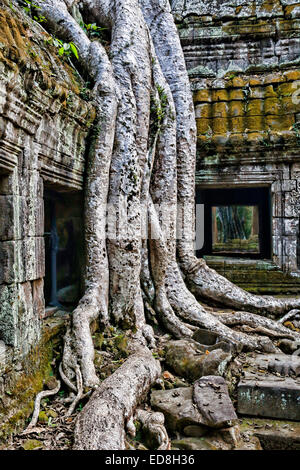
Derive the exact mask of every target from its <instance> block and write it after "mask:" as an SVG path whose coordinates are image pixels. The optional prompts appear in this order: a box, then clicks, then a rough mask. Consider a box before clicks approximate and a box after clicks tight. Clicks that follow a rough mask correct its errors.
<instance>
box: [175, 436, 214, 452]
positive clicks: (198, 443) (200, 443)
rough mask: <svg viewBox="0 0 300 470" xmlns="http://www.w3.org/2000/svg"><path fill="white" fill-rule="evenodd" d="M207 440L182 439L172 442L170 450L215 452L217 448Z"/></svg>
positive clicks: (195, 438)
mask: <svg viewBox="0 0 300 470" xmlns="http://www.w3.org/2000/svg"><path fill="white" fill-rule="evenodd" d="M214 444H215V443H211V442H210V441H209V440H207V439H203V438H197V437H184V438H182V439H175V440H174V441H172V449H180V450H217V447H216V446H215V445H214Z"/></svg>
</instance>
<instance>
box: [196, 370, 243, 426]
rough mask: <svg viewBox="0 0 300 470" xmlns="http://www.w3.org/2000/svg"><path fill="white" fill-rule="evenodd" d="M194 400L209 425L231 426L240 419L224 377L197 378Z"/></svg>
mask: <svg viewBox="0 0 300 470" xmlns="http://www.w3.org/2000/svg"><path fill="white" fill-rule="evenodd" d="M193 401H194V403H195V404H196V406H197V408H198V411H199V412H200V414H201V416H202V419H203V424H206V425H207V426H209V427H212V428H224V427H231V426H234V425H235V424H236V423H237V421H238V418H237V415H236V413H235V410H234V407H233V404H232V401H231V399H230V397H229V394H228V388H227V385H226V382H225V380H224V379H223V378H222V377H217V376H212V375H211V376H207V377H202V378H201V379H199V380H197V382H195V384H194V386H193Z"/></svg>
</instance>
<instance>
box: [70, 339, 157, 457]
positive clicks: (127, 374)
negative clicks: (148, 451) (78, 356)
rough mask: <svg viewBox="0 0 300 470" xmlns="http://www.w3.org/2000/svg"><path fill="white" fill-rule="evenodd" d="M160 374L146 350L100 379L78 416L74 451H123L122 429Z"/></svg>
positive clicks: (134, 355) (123, 430) (155, 362)
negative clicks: (99, 383)
mask: <svg viewBox="0 0 300 470" xmlns="http://www.w3.org/2000/svg"><path fill="white" fill-rule="evenodd" d="M160 373H161V369H160V364H159V362H158V361H157V360H155V359H154V357H153V356H152V354H151V352H150V351H149V350H148V349H146V348H145V349H140V351H138V352H137V353H135V354H133V355H131V356H130V357H129V359H127V361H126V362H125V363H124V364H123V365H122V366H121V367H119V369H117V370H116V372H114V374H112V375H111V376H110V377H108V378H107V379H105V380H104V382H102V384H101V385H100V386H99V388H98V389H97V390H96V391H95V392H94V393H93V395H92V396H91V398H90V400H89V402H88V403H87V405H86V406H85V407H84V408H83V410H82V412H81V413H80V414H79V415H78V418H77V421H76V428H75V444H74V448H75V449H80V450H117V449H120V450H122V449H125V426H126V422H127V421H130V419H131V417H132V415H133V413H134V411H135V408H136V406H137V405H138V403H140V402H141V401H142V400H143V399H144V398H145V397H146V395H147V393H148V390H149V388H150V386H151V385H152V384H154V382H155V381H156V380H157V379H158V377H159V375H160Z"/></svg>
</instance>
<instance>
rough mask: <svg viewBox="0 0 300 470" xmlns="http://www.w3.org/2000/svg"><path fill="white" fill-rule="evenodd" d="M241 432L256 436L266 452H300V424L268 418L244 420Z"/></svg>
mask: <svg viewBox="0 0 300 470" xmlns="http://www.w3.org/2000/svg"><path fill="white" fill-rule="evenodd" d="M241 432H242V434H243V433H248V435H249V434H251V435H252V436H256V437H257V438H258V439H259V441H260V444H261V446H262V448H263V449H264V450H300V423H297V422H295V421H283V420H273V419H268V418H249V417H247V418H243V420H242V422H241Z"/></svg>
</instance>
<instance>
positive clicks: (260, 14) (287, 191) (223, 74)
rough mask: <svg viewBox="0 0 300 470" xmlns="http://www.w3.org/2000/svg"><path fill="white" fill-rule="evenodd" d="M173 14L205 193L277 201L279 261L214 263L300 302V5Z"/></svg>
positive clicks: (194, 7) (184, 5) (195, 6)
mask: <svg viewBox="0 0 300 470" xmlns="http://www.w3.org/2000/svg"><path fill="white" fill-rule="evenodd" d="M172 7H173V12H174V16H175V20H176V22H177V24H178V29H179V33H180V37H181V41H182V46H183V50H184V54H185V58H186V63H187V67H188V69H189V75H190V78H191V86H192V89H193V91H194V100H195V110H196V118H197V134H198V159H197V173H196V182H197V187H198V188H200V189H201V188H220V187H222V188H233V187H234V188H238V187H254V188H255V187H260V186H265V187H268V188H269V189H270V192H271V208H272V220H271V230H272V241H271V244H272V259H271V260H268V262H267V263H255V262H253V261H252V262H250V260H248V261H249V262H247V261H245V260H244V261H243V260H239V261H237V260H236V261H235V260H232V259H228V258H227V259H224V257H221V256H219V257H213V258H210V257H208V263H209V264H210V265H212V266H213V267H214V268H216V269H217V270H219V271H220V272H221V273H222V274H225V275H226V276H227V277H228V278H230V279H232V280H234V281H235V282H237V283H239V284H240V285H242V286H243V287H244V288H248V289H249V290H252V291H254V292H257V291H261V292H268V293H269V292H294V293H299V292H300V282H299V280H300V278H299V252H300V249H299V246H300V245H299V215H300V191H299V190H300V178H299V176H300V173H299V169H300V99H299V98H300V93H299V90H300V70H299V63H300V58H299V50H300V6H299V3H297V2H296V1H293V0H282V1H279V0H268V1H262V0H260V1H255V2H254V1H250V2H246V1H243V0H234V1H232V0H230V1H229V0H228V1H227V0H215V1H211V2H202V1H199V0H174V1H173V2H172ZM225 265H226V269H225V268H224V266H225ZM246 265H247V266H248V267H247V269H246V268H245V266H246ZM258 266H260V267H258ZM262 266H265V267H266V268H265V269H262ZM267 266H268V268H267ZM270 267H271V268H270ZM273 271H274V272H275V271H276V273H277V274H276V276H275V278H274V276H272V274H271V272H273ZM290 273H292V274H290ZM245 279H247V280H248V281H245ZM280 286H281V287H282V288H280Z"/></svg>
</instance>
